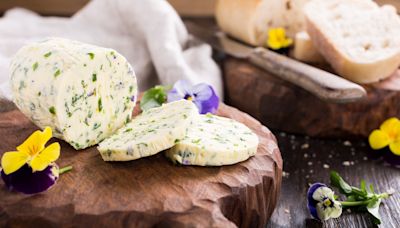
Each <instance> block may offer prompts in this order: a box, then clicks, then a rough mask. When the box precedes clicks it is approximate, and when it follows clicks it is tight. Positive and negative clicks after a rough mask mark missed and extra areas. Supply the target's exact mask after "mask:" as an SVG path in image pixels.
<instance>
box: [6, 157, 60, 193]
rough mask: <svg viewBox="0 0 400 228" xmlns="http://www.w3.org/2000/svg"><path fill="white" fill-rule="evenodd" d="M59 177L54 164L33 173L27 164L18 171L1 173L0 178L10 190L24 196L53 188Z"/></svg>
mask: <svg viewBox="0 0 400 228" xmlns="http://www.w3.org/2000/svg"><path fill="white" fill-rule="evenodd" d="M58 177H59V168H58V166H57V165H56V164H55V163H52V164H50V165H49V166H48V167H47V168H46V169H44V170H43V171H38V172H33V171H32V169H31V167H29V166H28V165H27V164H25V165H24V166H22V167H21V169H19V170H18V171H16V172H14V173H12V174H10V175H6V174H5V173H4V172H3V171H1V178H2V179H3V181H4V183H5V184H6V186H7V187H8V189H10V190H14V191H18V192H22V193H25V194H35V193H40V192H43V191H46V190H47V189H49V188H50V187H51V186H53V185H54V184H55V183H56V181H57V179H58Z"/></svg>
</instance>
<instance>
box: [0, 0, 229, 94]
mask: <svg viewBox="0 0 400 228" xmlns="http://www.w3.org/2000/svg"><path fill="white" fill-rule="evenodd" d="M45 37H65V38H69V39H74V40H79V41H82V42H86V43H90V44H94V45H98V46H103V47H109V48H113V49H115V50H117V51H118V52H119V53H121V54H122V55H124V56H125V57H126V58H127V59H128V61H129V62H130V63H131V65H132V66H133V68H134V70H135V72H136V75H137V78H138V84H139V90H140V91H144V90H146V89H148V88H149V87H151V86H154V85H155V84H164V85H166V84H169V85H172V84H173V83H174V82H175V81H177V80H179V79H186V80H188V81H189V82H191V83H193V84H195V83H199V82H206V83H208V84H211V85H212V86H213V87H214V89H215V90H216V92H217V94H218V95H220V96H221V97H222V95H223V94H222V79H221V72H220V70H219V68H218V66H217V65H216V63H215V62H214V61H213V60H212V58H211V48H210V46H208V45H206V44H197V45H195V46H190V45H189V43H193V42H189V41H190V39H191V37H190V35H189V34H188V32H187V30H186V28H185V26H184V24H183V22H182V20H181V19H180V17H179V16H178V14H177V13H176V12H175V10H174V9H173V8H172V7H171V6H170V5H169V4H168V2H167V1H165V0H92V1H91V2H89V3H88V5H86V6H85V7H84V8H83V9H81V10H80V11H79V12H77V13H76V14H75V15H73V16H72V17H71V18H63V17H42V16H39V15H37V14H36V13H34V12H31V11H28V10H25V9H18V8H17V9H12V10H9V11H7V12H6V13H5V15H4V17H2V18H0V97H1V96H2V95H3V96H4V97H6V98H8V99H11V98H12V95H11V90H10V86H9V64H10V60H11V58H12V56H13V55H14V54H15V53H16V51H17V50H18V49H19V48H20V47H22V46H23V45H24V44H26V43H28V42H31V41H36V40H41V39H43V38H45Z"/></svg>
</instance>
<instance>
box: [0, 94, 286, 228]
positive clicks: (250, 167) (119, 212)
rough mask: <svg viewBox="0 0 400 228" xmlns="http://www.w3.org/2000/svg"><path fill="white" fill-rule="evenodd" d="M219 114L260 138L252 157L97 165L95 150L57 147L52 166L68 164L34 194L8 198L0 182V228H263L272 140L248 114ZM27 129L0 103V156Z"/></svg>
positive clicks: (278, 164) (270, 188)
mask: <svg viewBox="0 0 400 228" xmlns="http://www.w3.org/2000/svg"><path fill="white" fill-rule="evenodd" d="M218 114H219V115H221V116H226V117H230V118H233V119H235V120H238V121H240V122H242V123H244V124H246V125H247V126H249V127H250V128H251V129H252V130H253V131H254V132H256V133H257V134H258V136H259V138H260V145H259V148H258V152H257V154H256V156H255V157H252V158H250V159H249V160H247V161H245V162H242V163H239V164H236V165H232V166H224V167H189V166H188V167H184V166H175V165H173V164H172V163H171V162H169V161H168V160H167V159H166V158H165V157H164V156H163V154H162V153H161V154H158V155H156V156H152V157H148V158H143V159H140V160H136V161H132V162H123V163H107V162H104V161H103V160H102V159H101V157H100V155H99V153H98V151H97V150H96V148H94V147H93V148H89V149H86V150H82V151H75V150H74V149H73V148H72V147H71V146H69V145H68V144H66V143H64V142H62V141H60V140H56V141H60V143H61V157H60V159H59V160H58V161H57V163H58V164H59V166H60V167H63V166H67V165H72V166H73V170H72V171H71V172H69V173H66V174H63V175H62V176H61V177H60V179H59V181H58V182H57V184H56V185H55V186H54V187H53V188H51V189H50V190H48V191H47V192H44V193H42V194H38V195H33V196H27V195H23V194H20V193H15V192H10V191H8V190H7V189H6V187H5V186H4V183H3V182H2V181H0V227H10V226H11V227H27V226H28V227H59V226H61V227H88V226H90V227H154V226H155V227H235V226H241V227H263V226H264V225H265V224H266V223H267V221H268V219H269V218H270V216H271V214H272V212H273V210H274V208H275V206H276V203H277V198H278V195H279V192H280V187H281V181H282V158H281V155H280V152H279V149H278V146H277V142H276V139H275V137H274V135H273V134H272V133H271V132H270V131H269V130H268V129H267V128H266V127H264V126H262V125H261V124H260V123H259V122H258V121H256V120H255V119H253V118H251V117H250V116H249V115H247V114H245V113H243V112H240V111H238V110H237V109H234V108H231V107H229V106H226V105H221V107H220V109H219V112H218ZM36 129H37V127H35V126H34V125H33V124H32V123H31V122H30V121H29V120H28V119H27V118H25V117H24V115H23V114H22V113H21V112H19V111H18V110H17V109H16V108H15V107H14V106H13V105H12V104H10V103H9V102H5V101H0V138H1V140H2V142H1V143H0V154H2V153H4V152H5V151H10V150H14V149H15V147H16V146H17V145H19V143H21V142H23V140H24V139H25V138H26V137H27V136H29V135H30V134H31V133H32V132H33V131H34V130H36Z"/></svg>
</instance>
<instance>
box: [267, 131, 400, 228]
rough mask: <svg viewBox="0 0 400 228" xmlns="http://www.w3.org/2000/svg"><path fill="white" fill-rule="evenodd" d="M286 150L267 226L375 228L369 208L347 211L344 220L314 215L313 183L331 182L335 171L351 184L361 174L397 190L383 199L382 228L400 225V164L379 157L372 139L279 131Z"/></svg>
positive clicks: (379, 189)
mask: <svg viewBox="0 0 400 228" xmlns="http://www.w3.org/2000/svg"><path fill="white" fill-rule="evenodd" d="M275 135H276V137H277V139H278V142H279V147H280V149H281V153H282V157H283V164H284V177H283V182H282V192H281V195H280V199H279V202H278V207H277V208H276V209H275V212H274V214H273V215H272V218H271V220H270V222H269V223H268V225H267V227H346V228H347V227H373V224H372V223H371V221H370V219H369V215H368V214H367V213H348V212H344V213H343V215H342V216H341V217H340V218H339V219H333V220H328V221H327V222H324V223H320V222H317V221H316V220H313V219H311V216H310V214H309V213H308V210H307V200H306V194H307V189H308V186H309V184H310V183H314V182H323V183H326V184H329V172H330V170H336V171H338V172H339V173H340V174H341V175H342V176H343V177H344V179H345V180H347V181H348V182H349V183H350V184H352V185H359V183H360V181H361V179H365V180H366V181H367V182H368V183H372V184H373V185H374V187H376V191H377V192H382V191H387V190H389V189H394V190H396V191H397V192H396V193H395V194H394V195H392V196H391V197H390V198H389V199H387V200H384V203H383V204H382V205H381V208H380V213H381V216H382V225H381V226H380V227H388V228H391V227H400V192H399V191H400V169H399V168H395V167H394V166H390V165H388V164H387V163H386V162H384V161H383V160H382V159H379V158H376V153H377V152H376V151H373V150H372V149H370V148H369V145H368V144H367V141H366V140H365V141H364V140H359V141H347V140H335V139H331V140H326V139H325V140H321V139H312V138H309V137H305V136H295V135H289V134H286V133H283V132H275Z"/></svg>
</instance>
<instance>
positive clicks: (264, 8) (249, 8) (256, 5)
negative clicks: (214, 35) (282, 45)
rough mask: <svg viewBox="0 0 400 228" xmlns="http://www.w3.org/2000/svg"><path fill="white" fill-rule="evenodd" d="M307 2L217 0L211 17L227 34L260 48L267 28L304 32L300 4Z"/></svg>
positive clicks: (292, 33)
mask: <svg viewBox="0 0 400 228" xmlns="http://www.w3.org/2000/svg"><path fill="white" fill-rule="evenodd" d="M308 1H309V0H218V1H217V4H216V11H215V16H216V20H217V23H218V25H219V26H220V28H221V29H222V31H224V32H225V33H227V34H228V35H230V36H232V37H235V38H237V39H239V40H241V41H244V42H246V43H248V44H251V45H253V46H264V45H265V43H266V40H267V38H268V28H271V27H283V28H285V29H286V32H287V35H288V36H289V37H291V38H294V35H295V34H296V33H297V32H299V31H302V30H304V29H305V23H304V15H303V13H302V7H303V5H304V4H305V3H306V2H308Z"/></svg>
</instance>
